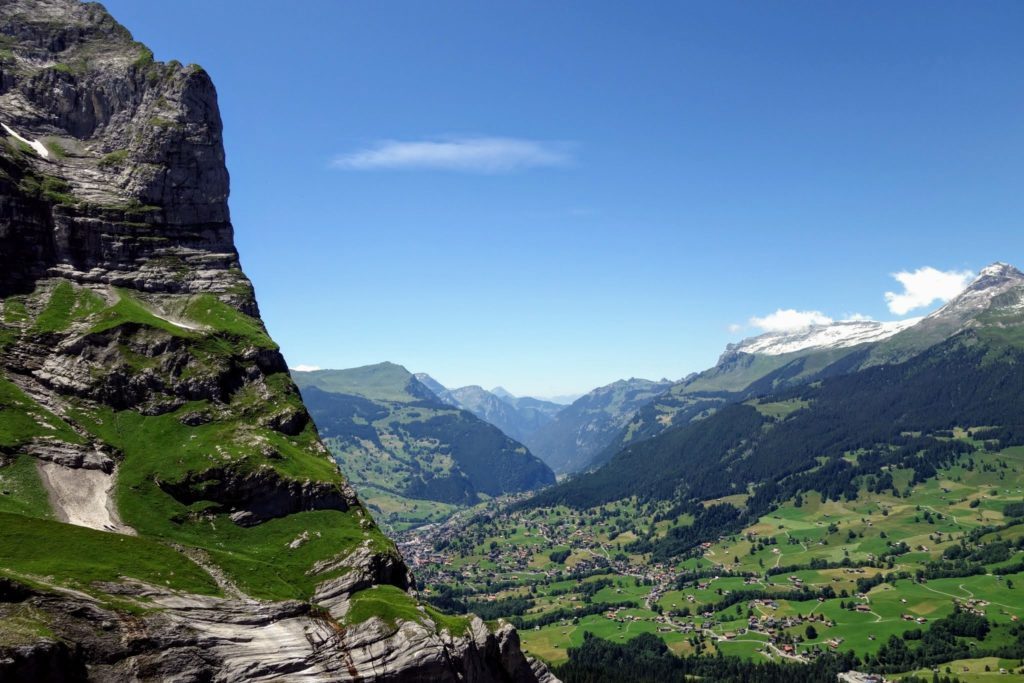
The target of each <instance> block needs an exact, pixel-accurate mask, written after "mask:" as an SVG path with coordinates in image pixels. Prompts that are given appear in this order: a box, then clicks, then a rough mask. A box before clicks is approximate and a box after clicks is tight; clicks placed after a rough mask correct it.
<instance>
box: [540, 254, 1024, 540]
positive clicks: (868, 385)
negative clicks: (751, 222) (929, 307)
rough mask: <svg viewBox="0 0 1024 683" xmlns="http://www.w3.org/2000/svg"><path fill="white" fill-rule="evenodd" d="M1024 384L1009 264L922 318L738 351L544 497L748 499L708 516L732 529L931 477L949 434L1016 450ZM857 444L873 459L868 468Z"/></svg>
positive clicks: (817, 331)
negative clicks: (873, 483)
mask: <svg viewBox="0 0 1024 683" xmlns="http://www.w3.org/2000/svg"><path fill="white" fill-rule="evenodd" d="M1022 391H1024V274H1022V273H1021V272H1020V271H1019V270H1017V269H1016V268H1014V267H1012V266H1009V265H1006V264H1002V263H997V264H994V265H992V266H989V267H987V268H985V269H984V270H982V272H981V274H980V275H979V276H978V277H977V279H975V281H974V282H973V283H971V285H970V286H969V287H968V288H967V289H966V290H965V291H964V292H962V293H961V294H960V295H959V296H957V297H955V298H954V299H952V300H951V301H950V302H949V303H947V304H946V305H944V306H942V307H941V308H940V309H938V310H937V311H935V312H933V313H932V314H930V315H928V316H927V317H924V318H921V319H918V320H914V321H911V322H910V323H908V324H899V325H896V324H886V323H875V324H873V325H869V324H862V323H857V324H856V327H854V326H851V325H850V324H848V323H838V324H836V325H829V326H816V327H813V328H808V329H805V330H801V331H798V332H794V333H791V334H778V333H773V334H771V335H762V336H761V337H757V338H754V339H752V340H746V341H744V342H741V343H740V344H737V345H734V346H731V347H730V348H729V349H728V350H727V351H726V353H725V354H724V355H723V356H722V359H721V360H720V361H719V363H718V364H717V365H716V366H715V367H714V368H711V369H710V370H708V371H706V372H703V373H700V374H699V375H696V376H693V377H690V378H687V379H686V380H684V381H682V382H679V383H677V384H675V385H672V386H671V387H670V388H669V389H668V391H666V392H665V393H664V394H662V395H661V396H659V397H658V398H656V399H655V400H654V401H651V402H650V403H648V404H647V405H646V406H644V407H642V408H641V409H640V410H639V411H638V412H637V414H636V416H635V417H634V418H633V419H632V420H631V421H630V422H629V424H628V425H627V427H626V428H625V429H624V430H623V431H622V432H621V433H620V434H619V435H618V437H617V440H616V444H614V445H613V446H610V447H609V448H608V449H606V450H605V451H604V452H603V453H602V454H600V456H601V457H602V458H603V459H604V461H605V463H606V464H604V465H603V466H601V467H598V468H597V469H596V470H594V471H592V472H590V473H587V474H583V475H580V476H578V477H576V478H575V479H572V480H570V481H568V482H566V483H565V484H562V485H559V486H557V487H554V488H551V489H548V490H547V491H544V492H542V493H541V494H539V495H538V496H537V497H536V498H535V499H534V501H532V503H531V504H532V505H539V506H548V505H553V504H558V503H566V504H570V505H573V506H581V507H592V506H595V505H602V504H605V503H607V502H610V501H614V500H619V499H622V498H628V497H630V496H639V497H640V498H641V499H646V500H651V499H655V500H658V499H660V500H665V499H669V500H677V501H678V502H679V504H680V505H684V506H685V505H689V504H690V502H692V501H702V500H708V499H712V498H718V497H721V496H728V495H733V494H744V498H745V499H746V503H743V504H740V509H739V510H734V511H731V512H723V511H721V510H718V511H716V513H715V514H718V515H719V517H718V518H716V520H710V519H709V520H707V521H706V523H705V522H702V521H701V520H699V519H698V521H696V522H695V523H694V525H693V527H694V528H696V529H699V531H700V533H701V534H703V536H706V535H708V534H711V533H713V534H715V535H717V533H719V532H725V531H728V530H732V529H733V527H736V526H737V525H741V524H742V523H744V522H749V521H750V519H755V518H757V517H758V516H759V515H761V514H764V512H765V510H767V509H768V506H770V505H771V504H772V503H773V501H778V500H780V499H781V500H785V499H787V498H788V497H792V496H793V495H795V494H797V493H799V492H800V491H801V490H803V491H807V490H817V491H821V492H822V493H823V495H825V496H830V497H833V498H838V496H840V495H845V493H844V492H848V491H853V490H854V489H855V485H854V481H855V480H856V478H857V477H859V476H865V475H867V474H872V473H877V471H878V467H879V465H880V464H882V465H887V464H890V463H895V462H897V461H898V462H899V463H900V464H899V467H901V468H904V469H907V468H909V469H911V470H913V472H912V473H913V476H914V478H915V480H920V478H922V477H927V476H930V474H929V473H933V472H934V471H935V467H938V466H939V463H941V462H945V461H944V460H943V458H946V457H947V456H948V455H949V453H950V452H951V451H950V449H951V448H952V446H949V445H948V444H946V443H945V442H944V441H943V435H944V434H947V433H950V430H953V429H954V428H980V429H983V430H989V431H988V432H986V433H989V434H991V438H994V439H996V440H997V441H999V442H1001V443H1002V446H1003V447H1005V446H1007V445H1013V444H1015V443H1017V442H1018V441H1020V440H1021V439H1022V437H1021V434H1024V428H1022V427H1021V425H1022V424H1024V419H1022V418H1021V416H1020V414H1019V402H1020V396H1021V392H1022ZM611 451H614V452H611ZM851 452H857V453H864V455H863V456H862V458H860V459H862V460H863V463H860V459H858V458H852V459H851V458H850V457H849V454H850V453H851ZM865 468H867V469H865ZM851 487H853V488H851ZM696 514H697V515H698V517H700V516H701V515H703V514H704V513H703V512H701V510H697V511H696ZM722 515H724V517H723V516H722ZM686 533H688V534H689V533H690V532H686ZM680 534H682V532H680ZM694 534H697V531H694V532H693V534H691V535H693V538H690V537H689V536H687V537H686V538H683V537H682V536H680V537H679V538H675V539H674V540H673V538H672V536H671V535H670V537H669V540H668V541H666V543H667V544H669V545H670V546H671V545H672V543H675V546H673V547H672V548H671V549H670V551H665V548H662V549H661V551H660V552H661V553H662V555H664V556H670V555H672V554H674V553H675V552H677V551H679V552H681V551H682V550H685V549H686V548H689V547H692V542H693V541H695V540H696V539H697V538H698V536H697V535H694ZM703 536H701V540H705V539H704V537H703ZM654 550H656V551H657V549H654Z"/></svg>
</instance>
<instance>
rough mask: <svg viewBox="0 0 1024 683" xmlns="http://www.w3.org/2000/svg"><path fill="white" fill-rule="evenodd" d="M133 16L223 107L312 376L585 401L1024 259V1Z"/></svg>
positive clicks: (260, 285)
mask: <svg viewBox="0 0 1024 683" xmlns="http://www.w3.org/2000/svg"><path fill="white" fill-rule="evenodd" d="M105 4H106V5H107V7H108V9H109V10H110V11H111V12H112V13H113V14H114V16H115V17H116V18H118V19H119V20H120V21H121V22H122V23H123V24H125V25H126V26H127V27H128V28H129V29H130V30H131V31H132V32H133V34H134V35H135V37H136V38H137V39H139V40H142V41H144V42H145V43H147V44H148V45H149V46H150V47H152V48H153V50H154V51H155V53H156V55H157V58H158V59H162V60H169V59H179V60H181V61H183V62H186V63H188V62H196V63H199V64H202V65H203V66H204V67H205V68H206V69H207V71H208V72H209V73H210V74H211V75H212V77H213V79H214V82H215V83H216V84H217V87H218V92H219V97H220V103H221V108H222V115H223V117H224V123H225V141H226V147H227V159H228V167H229V170H230V172H231V177H232V195H231V209H232V216H233V221H234V224H235V230H236V235H237V242H238V247H239V250H240V252H241V255H242V261H243V265H244V267H245V269H246V271H247V272H248V274H249V276H250V277H251V278H252V279H253V281H254V283H255V285H256V291H257V295H258V297H259V301H260V305H261V308H262V312H263V315H264V318H265V320H266V323H267V325H268V327H269V328H270V331H271V333H272V334H273V336H274V337H275V339H277V341H278V342H279V343H280V344H281V346H282V349H283V351H284V353H285V356H286V357H287V359H288V361H289V363H290V364H292V365H298V364H309V365H318V366H322V367H351V366H355V365H362V364H367V363H373V362H378V361H382V360H391V361H394V362H398V363H402V364H403V365H405V366H407V367H408V368H409V369H411V370H414V371H426V372H430V373H431V374H433V375H434V376H435V377H436V378H438V379H439V380H440V381H442V382H444V383H445V384H447V385H449V386H459V385H463V384H471V383H472V384H481V385H483V386H486V387H491V386H494V385H497V384H501V385H504V386H505V387H507V388H508V389H509V390H511V391H513V392H514V393H519V394H535V395H553V394H564V393H572V392H582V391H586V390H588V389H590V388H592V387H594V386H597V385H600V384H605V383H607V382H610V381H613V380H615V379H618V378H621V377H631V376H637V377H650V378H660V377H669V378H678V377H681V376H683V375H685V374H687V373H688V372H690V371H694V370H700V369H703V368H705V367H707V366H709V365H711V364H713V363H714V361H715V360H716V358H717V356H718V354H719V353H720V352H721V351H722V349H723V348H724V346H725V344H726V343H728V342H730V341H735V340H738V339H739V338H742V337H744V336H748V335H750V334H754V333H756V332H757V331H758V329H757V327H756V326H755V325H754V324H752V322H751V321H752V319H762V320H761V322H762V323H765V320H764V319H767V320H768V323H767V324H771V321H773V320H774V321H779V320H791V319H792V317H793V316H792V315H790V316H788V317H787V316H786V315H783V316H782V317H775V318H772V317H770V316H771V314H773V313H774V312H776V311H778V310H780V309H783V310H789V309H792V310H793V311H797V312H805V311H812V312H818V313H820V314H821V315H823V316H826V317H829V318H834V319H840V318H844V317H847V316H849V315H852V314H859V315H864V316H870V317H873V318H877V319H882V320H890V319H895V318H900V317H906V316H909V315H919V314H921V313H922V312H923V311H926V310H927V308H921V307H918V308H916V309H909V310H907V306H909V305H911V304H913V303H916V302H919V301H923V300H925V299H927V298H928V297H929V296H931V295H932V294H934V293H942V292H948V290H949V289H950V288H951V287H953V288H954V289H955V285H956V283H958V282H961V281H962V279H963V274H964V272H966V271H971V272H977V271H978V270H979V269H980V268H982V267H983V266H985V265H986V264H988V263H990V262H992V261H996V260H1002V261H1009V262H1013V263H1017V264H1018V265H1021V262H1022V261H1024V258H1022V256H1024V253H1022V250H1024V230H1021V216H1022V215H1024V212H1022V209H1024V192H1022V191H1021V190H1022V188H1024V161H1022V160H1024V124H1022V121H1024V41H1021V40H1020V32H1021V29H1022V28H1024V4H1021V3H1019V2H1009V1H1006V2H1000V1H992V2H985V3H966V2H920V3H915V2H900V3H891V2H857V3H849V2H817V1H815V2H783V3H748V2H735V3H730V2H702V3H685V2H665V3H657V2H650V3H641V4H638V3H626V2H620V3H601V2H559V3H550V2H515V3H496V2H469V1H467V2H429V3H426V2H412V1H411V0H410V1H409V2H386V1H385V2H376V1H375V2H369V1H366V2H364V1H349V2H335V1H333V0H330V1H328V0H323V1H313V0H304V1H303V2H297V3H291V4H290V5H288V6H286V5H283V4H282V3H280V2H273V3H271V2H264V1H263V0H246V1H245V2H242V1H241V0H220V1H219V2H208V1H207V0H203V1H199V0H176V1H175V2H166V3H163V2H162V3H153V2H137V0H113V1H109V2H106V3H105ZM924 267H930V268H934V269H936V270H937V271H940V273H945V272H952V274H951V275H947V276H942V275H941V274H936V273H933V272H932V271H924V272H923V273H920V274H918V276H917V277H915V278H909V279H906V282H908V283H909V284H910V290H911V291H910V292H909V295H906V293H905V292H904V285H903V284H901V283H900V282H897V281H896V280H895V279H894V278H893V274H894V273H901V272H902V273H906V272H911V273H913V272H916V271H918V269H921V268H924ZM951 283H952V284H951ZM886 292H892V293H894V294H896V295H898V296H903V298H897V299H895V301H898V302H902V303H901V304H898V305H896V306H895V308H896V309H898V312H893V311H892V310H890V308H889V306H888V305H887V300H886V297H885V293H886ZM812 317H813V316H812ZM798 319H799V320H803V319H806V318H800V317H799V316H798Z"/></svg>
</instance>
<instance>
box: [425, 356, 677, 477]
mask: <svg viewBox="0 0 1024 683" xmlns="http://www.w3.org/2000/svg"><path fill="white" fill-rule="evenodd" d="M416 379H418V380H419V381H420V382H421V383H422V384H423V385H424V386H426V387H427V388H429V389H430V390H431V391H433V392H434V394H435V395H436V396H437V397H438V398H439V399H441V400H442V401H444V402H445V403H448V404H449V405H453V406H457V407H459V408H463V409H465V410H468V411H470V412H471V413H473V414H474V415H476V416H477V417H479V418H480V419H482V420H485V421H487V422H490V423H491V424H493V425H495V426H496V427H498V428H499V429H501V430H502V431H503V432H505V433H506V434H508V435H509V436H511V437H512V438H514V439H516V440H518V441H521V442H522V443H524V444H526V445H527V446H528V447H529V448H530V450H531V451H532V452H533V453H534V454H535V455H537V456H538V457H539V458H540V459H541V460H543V461H544V462H545V463H547V464H548V465H549V466H550V467H551V468H552V469H553V470H555V471H556V472H558V473H569V472H576V471H579V470H581V469H583V468H585V467H587V466H588V465H590V464H591V462H592V459H593V457H594V455H595V454H597V453H599V452H601V451H602V450H603V449H604V448H606V447H607V446H608V444H609V442H611V441H612V440H613V439H614V438H615V437H616V436H617V435H618V433H619V431H620V430H621V429H622V427H623V426H624V425H625V424H626V423H627V422H628V421H629V420H630V419H631V418H632V417H633V415H634V413H635V411H636V410H637V409H638V408H639V407H640V406H642V405H644V404H646V403H647V402H648V401H650V400H651V399H652V398H653V397H655V396H657V395H658V394H659V393H661V392H662V391H664V390H665V389H667V388H668V387H670V386H671V384H672V383H671V382H669V381H668V380H662V381H661V382H652V381H650V380H646V379H628V380H619V381H618V382H614V383H612V384H609V385H608V386H604V387H599V388H597V389H594V390H593V391H591V392H590V393H588V394H585V395H583V396H581V397H580V398H578V399H576V400H575V401H574V402H573V403H572V404H571V405H568V406H565V405H559V404H557V403H554V402H552V401H544V400H541V399H536V398H531V397H529V396H521V397H517V396H515V395H513V394H512V393H510V392H508V391H506V390H505V389H503V388H502V387H497V388H495V389H493V390H491V391H487V390H486V389H483V388H482V387H479V386H467V387H461V388H458V389H448V388H446V387H444V386H443V385H442V384H441V383H440V382H438V381H437V380H435V379H434V378H433V377H431V376H430V375H427V374H425V373H419V374H417V375H416Z"/></svg>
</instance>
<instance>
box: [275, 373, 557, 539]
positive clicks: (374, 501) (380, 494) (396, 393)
mask: <svg viewBox="0 0 1024 683" xmlns="http://www.w3.org/2000/svg"><path fill="white" fill-rule="evenodd" d="M293 375H294V377H295V378H296V381H297V382H298V384H299V386H300V387H302V392H303V396H304V398H305V400H306V404H307V405H308V406H309V409H310V411H311V413H312V415H313V418H314V420H315V421H316V423H317V425H318V426H319V428H320V431H321V434H322V435H323V437H324V439H325V442H326V444H327V446H328V448H329V449H330V450H331V452H332V453H333V454H334V456H335V458H337V460H338V463H339V464H340V466H341V468H342V470H343V471H344V472H346V473H347V474H348V475H349V476H350V477H351V478H352V481H353V483H355V485H356V486H357V487H358V488H359V490H360V491H361V492H362V493H363V495H364V497H365V498H366V500H367V505H368V506H369V508H370V509H371V510H372V511H373V512H374V514H375V515H376V516H377V517H378V519H380V520H381V521H382V522H384V523H385V524H387V525H389V526H392V527H394V528H404V527H406V526H408V525H415V524H418V523H423V522H428V521H437V520H438V519H442V518H444V517H446V516H447V515H448V514H450V513H451V512H452V511H453V510H455V509H457V508H458V507H459V506H465V505H472V504H475V503H477V502H479V501H480V500H481V496H484V497H493V496H498V495H501V494H504V493H513V492H520V491H526V490H531V489H535V488H539V487H541V486H545V485H549V484H552V483H554V476H553V475H552V473H551V471H550V469H548V468H547V467H546V466H545V465H544V464H543V463H542V462H540V461H539V460H538V459H537V458H535V457H533V456H532V455H531V454H530V452H529V451H528V450H527V449H526V448H525V447H524V446H523V445H522V444H520V443H517V442H515V441H513V440H512V439H510V438H508V437H507V436H505V435H504V434H502V433H501V431H499V430H498V429H497V428H496V427H494V426H493V425H490V424H487V423H486V422H484V421H482V420H480V419H478V418H477V417H475V416H474V415H473V414H471V413H469V412H467V411H465V410H460V409H458V408H455V407H452V406H450V405H447V404H445V403H442V402H441V401H440V400H439V399H437V398H436V397H435V396H434V394H433V393H432V392H430V391H428V390H427V389H426V388H425V387H424V386H423V385H422V384H420V382H419V381H418V380H416V379H415V378H414V377H413V376H412V375H411V374H410V373H408V372H407V371H405V369H404V368H402V367H401V366H397V365H394V364H391V363H386V364H381V365H379V366H369V367H364V368H356V369H354V370H351V371H349V370H325V371H318V372H311V373H303V372H295V373H293ZM322 387H345V388H350V387H354V388H355V389H357V390H358V391H359V392H361V393H359V394H350V393H345V392H343V391H328V390H325V389H323V388H322ZM375 392H379V395H378V394H375Z"/></svg>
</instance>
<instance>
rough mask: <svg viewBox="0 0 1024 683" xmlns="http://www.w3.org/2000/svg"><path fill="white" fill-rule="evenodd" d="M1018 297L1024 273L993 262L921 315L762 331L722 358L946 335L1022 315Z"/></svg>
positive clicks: (1023, 286)
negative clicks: (989, 316)
mask: <svg viewBox="0 0 1024 683" xmlns="http://www.w3.org/2000/svg"><path fill="white" fill-rule="evenodd" d="M1022 294H1024V273H1022V272H1021V271H1019V270H1017V269H1016V268H1014V267H1013V266H1011V265H1009V264H1006V263H993V264H992V265H990V266H988V267H986V268H983V269H982V270H981V272H980V273H979V274H978V277H977V278H975V279H974V281H973V282H971V284H970V285H968V286H967V288H966V289H965V290H964V291H963V292H961V293H960V294H958V295H957V296H956V297H954V298H953V299H951V300H950V301H949V302H948V303H946V304H945V305H943V306H942V307H941V308H939V309H938V310H936V311H934V312H932V313H930V314H929V315H927V316H925V317H921V318H908V319H906V320H895V321H892V322H877V321H874V320H841V321H838V322H834V323H830V324H828V325H811V326H808V327H805V328H802V329H799V330H792V331H784V332H767V333H765V334H762V335H759V336H757V337H751V338H749V339H744V340H743V341H741V342H739V343H736V344H730V345H729V346H728V347H727V349H726V354H727V355H731V354H735V353H749V354H758V355H765V356H781V355H783V354H787V353H796V352H798V351H809V350H815V349H842V348H847V347H851V346H857V345H859V344H865V343H873V342H880V341H884V340H886V339H889V338H890V337H894V336H896V335H897V334H899V333H901V332H903V331H905V330H911V332H910V334H916V333H917V332H920V333H921V334H922V335H927V336H928V337H932V336H935V335H936V333H941V336H948V335H949V334H953V333H955V332H956V331H958V330H960V329H961V328H963V327H965V326H967V325H970V324H975V323H977V317H978V316H979V315H980V314H982V313H984V312H986V311H993V312H999V313H1002V314H1006V313H1011V312H1014V311H1016V312H1019V313H1024V296H1022ZM912 328H917V329H916V330H912Z"/></svg>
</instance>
